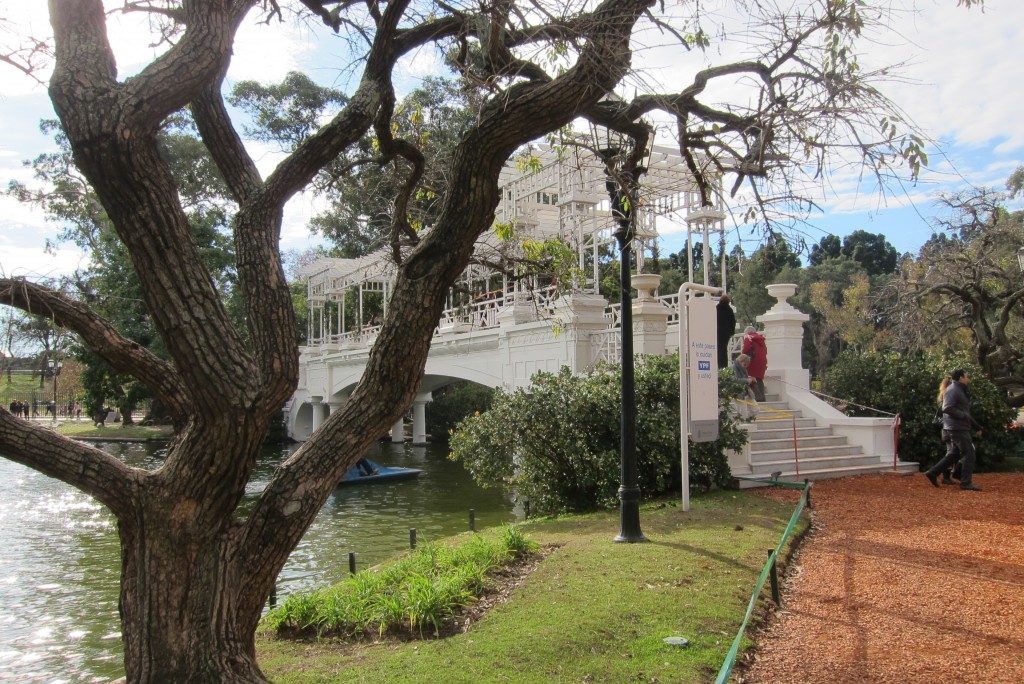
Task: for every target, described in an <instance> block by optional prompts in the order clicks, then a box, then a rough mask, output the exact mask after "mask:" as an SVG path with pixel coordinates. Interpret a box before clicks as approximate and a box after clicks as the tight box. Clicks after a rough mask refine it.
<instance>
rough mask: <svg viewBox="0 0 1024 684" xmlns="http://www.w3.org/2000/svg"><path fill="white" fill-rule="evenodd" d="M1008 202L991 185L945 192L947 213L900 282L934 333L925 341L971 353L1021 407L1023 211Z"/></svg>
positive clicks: (943, 201)
mask: <svg viewBox="0 0 1024 684" xmlns="http://www.w3.org/2000/svg"><path fill="white" fill-rule="evenodd" d="M1004 201H1005V196H1003V195H1000V194H999V193H993V192H991V191H988V190H972V191H967V192H964V193H960V194H955V195H948V196H945V197H943V198H942V199H941V205H942V206H943V207H945V209H946V210H947V212H948V215H947V216H945V217H941V218H939V219H938V220H937V222H936V223H937V228H938V229H939V232H937V233H936V234H935V235H934V236H933V237H932V238H931V239H930V240H929V241H928V242H927V243H925V245H924V246H923V247H922V248H921V250H920V254H919V256H918V259H917V261H916V263H913V264H908V265H907V266H906V267H905V268H904V270H903V273H902V275H901V278H900V281H899V283H897V284H896V285H897V286H898V287H899V288H903V289H905V290H906V292H907V293H908V294H909V295H911V296H912V297H913V301H914V302H915V303H916V305H917V307H919V311H918V312H917V314H916V315H917V316H919V317H920V321H921V324H920V325H919V328H921V329H923V330H927V331H928V333H930V334H929V335H928V337H927V338H926V339H925V340H924V342H923V344H924V345H926V346H929V347H931V348H934V349H936V350H939V351H942V350H946V351H949V352H957V351H963V350H969V351H970V352H971V353H972V355H973V356H974V358H975V360H976V363H977V364H978V366H980V367H981V368H982V369H983V370H984V372H985V374H986V375H987V376H988V377H989V378H990V379H991V380H992V382H993V383H995V384H996V385H997V386H999V387H1001V388H1003V390H1004V391H1006V392H1008V393H1009V396H1010V401H1011V403H1012V404H1013V405H1014V406H1024V280H1022V278H1021V273H1020V267H1019V265H1018V263H1017V258H1016V253H1017V250H1018V249H1020V245H1021V235H1024V212H1020V211H1018V212H1010V211H1007V210H1006V208H1005V206H1004ZM899 301H903V302H904V303H906V301H907V299H906V298H904V299H902V300H899ZM907 318H909V316H907Z"/></svg>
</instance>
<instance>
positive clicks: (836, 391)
mask: <svg viewBox="0 0 1024 684" xmlns="http://www.w3.org/2000/svg"><path fill="white" fill-rule="evenodd" d="M957 367H960V368H964V369H965V370H966V371H967V373H968V375H969V376H970V377H971V383H970V394H971V415H972V416H974V419H975V420H977V421H978V423H979V424H981V426H982V430H983V432H982V437H981V438H980V439H978V438H975V440H974V444H975V447H976V448H977V452H978V468H979V469H984V468H985V467H986V466H995V465H997V464H998V463H1000V462H1001V461H1002V460H1003V458H1004V456H1005V455H1006V454H1007V453H1008V452H1009V451H1010V450H1011V449H1012V448H1013V444H1015V443H1016V441H1015V439H1016V438H1015V437H1014V435H1013V434H1012V431H1011V430H1009V429H1008V426H1009V425H1010V423H1011V421H1012V420H1013V418H1014V415H1015V414H1014V410H1013V409H1011V408H1010V407H1009V406H1008V405H1007V403H1006V399H1005V393H1004V392H1003V391H1002V390H1000V389H999V388H998V387H996V386H995V385H993V384H992V382H991V381H990V380H989V379H988V378H987V377H985V375H984V374H983V372H982V370H981V369H980V368H978V367H977V366H974V365H972V364H970V363H967V362H965V361H963V360H956V359H953V360H942V359H939V358H936V357H931V356H925V355H920V356H908V355H905V354H894V353H867V352H856V351H847V352H844V353H843V354H841V355H840V356H839V357H838V358H836V360H835V362H834V363H833V364H832V366H831V367H830V368H829V369H828V371H827V372H826V373H825V377H824V380H823V383H822V392H824V393H825V394H827V395H830V396H833V397H836V398H838V399H842V400H845V401H847V402H851V403H850V404H849V405H847V406H846V407H845V412H846V413H847V415H851V416H871V417H877V416H878V415H879V414H878V413H877V412H874V411H870V410H867V409H864V408H860V407H858V406H855V405H854V404H862V405H864V406H868V407H871V408H874V409H880V410H882V411H886V412H888V413H898V414H899V415H900V441H899V455H900V458H901V459H902V460H904V461H916V462H918V463H920V464H921V465H923V466H924V467H928V466H931V465H932V464H934V463H935V462H936V461H938V460H939V459H940V458H942V456H943V455H944V454H945V452H946V447H945V445H944V444H943V443H942V441H941V428H939V427H938V426H935V425H932V416H934V415H935V409H936V403H935V398H936V395H937V394H938V390H939V382H940V381H941V380H942V378H943V377H944V376H945V375H947V374H949V373H950V372H952V370H953V369H954V368H957Z"/></svg>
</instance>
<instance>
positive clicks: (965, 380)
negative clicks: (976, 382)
mask: <svg viewBox="0 0 1024 684" xmlns="http://www.w3.org/2000/svg"><path fill="white" fill-rule="evenodd" d="M949 377H950V378H951V379H952V382H951V383H949V387H947V388H946V391H945V392H943V394H942V440H943V441H944V442H946V455H945V456H943V457H942V459H941V460H940V461H939V462H938V463H936V464H935V465H933V466H932V467H931V468H929V469H928V470H926V471H925V473H924V474H925V477H927V478H928V481H929V482H931V483H932V484H933V485H934V486H936V487H938V486H939V473H941V472H942V471H944V470H945V469H946V468H948V467H950V466H952V465H953V464H954V463H955V462H956V461H957V459H961V460H962V461H963V465H962V466H961V468H960V489H963V490H966V491H971V492H980V491H981V487H978V486H977V485H975V484H974V482H972V477H973V475H974V457H975V453H974V442H972V441H971V430H972V429H973V430H975V431H976V432H975V435H976V436H978V437H980V436H981V426H980V425H979V424H978V422H977V421H976V420H974V418H972V417H971V399H970V394H969V393H968V391H967V385H969V384H970V382H971V378H970V376H969V375H968V374H967V371H965V370H964V369H963V368H957V369H956V370H954V371H953V372H952V373H950V376H949Z"/></svg>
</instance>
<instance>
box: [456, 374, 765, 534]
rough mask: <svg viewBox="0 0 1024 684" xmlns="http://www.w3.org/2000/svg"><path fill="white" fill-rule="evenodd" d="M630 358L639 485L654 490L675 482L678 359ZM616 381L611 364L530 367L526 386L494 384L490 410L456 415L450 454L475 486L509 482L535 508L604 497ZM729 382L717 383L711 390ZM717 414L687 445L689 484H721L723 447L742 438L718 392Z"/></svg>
mask: <svg viewBox="0 0 1024 684" xmlns="http://www.w3.org/2000/svg"><path fill="white" fill-rule="evenodd" d="M637 359H638V361H637V365H636V404H637V419H636V452H637V463H638V473H639V485H640V489H641V491H642V492H643V493H644V495H646V496H655V495H658V494H662V493H665V492H668V491H671V490H672V489H674V488H678V487H679V486H680V481H681V477H680V472H679V359H678V357H677V356H672V357H653V356H641V357H637ZM620 388H621V375H620V371H619V367H618V366H613V365H602V366H600V367H598V368H597V369H595V370H594V371H593V372H591V373H589V374H586V375H578V376H574V375H573V374H572V373H571V372H570V371H569V370H568V369H567V368H562V370H561V371H559V372H558V373H557V374H552V373H538V374H537V375H535V376H534V377H533V380H532V384H531V385H530V387H529V388H528V389H520V390H517V391H515V392H512V393H504V392H501V391H499V392H498V393H497V395H496V397H495V400H494V404H493V405H492V407H491V409H490V410H489V411H487V412H486V413H483V414H481V415H479V416H472V417H470V418H467V419H466V420H465V421H463V422H462V423H460V424H459V427H458V429H457V430H456V432H455V434H454V435H453V436H452V439H451V443H450V444H451V449H452V455H451V457H452V458H453V459H455V460H459V461H461V462H462V463H463V464H464V465H465V466H466V467H467V468H468V469H469V470H470V471H471V472H472V473H473V476H474V478H475V479H476V480H477V482H479V483H480V484H481V485H483V486H509V487H511V488H512V489H514V490H515V491H517V492H518V493H519V495H520V496H522V497H525V498H527V499H529V500H530V504H531V508H532V509H533V510H534V511H537V512H540V513H545V514H554V513H563V512H568V511H573V512H575V511H587V510H593V509H595V508H598V507H601V506H608V505H612V504H613V503H614V502H615V500H616V492H617V491H618V487H619V440H620V429H619V415H620V396H621V390H620ZM733 389H734V388H733ZM733 389H730V386H729V385H727V384H726V385H722V386H720V399H721V398H722V397H725V398H729V397H730V396H731V395H730V394H722V392H723V391H724V392H732V391H733ZM720 416H721V435H720V437H719V439H718V440H717V441H715V442H709V443H702V444H696V445H691V448H690V483H691V485H692V486H693V487H695V488H697V489H709V488H711V487H715V486H725V485H726V484H728V483H729V480H730V477H731V475H730V472H729V467H728V464H727V462H726V458H725V451H726V450H728V449H738V448H740V447H742V445H743V443H744V439H745V433H743V432H742V431H740V430H739V429H738V427H737V426H736V422H735V417H734V416H733V415H731V408H730V403H729V402H728V401H720Z"/></svg>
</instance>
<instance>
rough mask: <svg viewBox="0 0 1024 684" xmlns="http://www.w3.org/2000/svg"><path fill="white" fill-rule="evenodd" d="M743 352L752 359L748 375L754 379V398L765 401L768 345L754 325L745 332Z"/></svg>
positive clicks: (748, 367) (749, 326)
mask: <svg viewBox="0 0 1024 684" xmlns="http://www.w3.org/2000/svg"><path fill="white" fill-rule="evenodd" d="M741 351H742V352H743V353H744V354H746V355H747V356H749V357H750V365H749V366H747V373H748V374H749V375H750V377H751V378H753V379H754V384H753V388H754V396H756V397H757V400H758V401H764V400H765V394H764V374H765V371H767V370H768V345H767V343H766V342H765V339H764V335H762V334H761V333H759V332H757V329H756V328H754V326H752V325H748V326H747V329H746V330H745V331H744V334H743V349H742V350H741Z"/></svg>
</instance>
